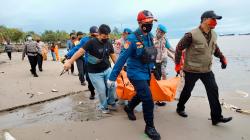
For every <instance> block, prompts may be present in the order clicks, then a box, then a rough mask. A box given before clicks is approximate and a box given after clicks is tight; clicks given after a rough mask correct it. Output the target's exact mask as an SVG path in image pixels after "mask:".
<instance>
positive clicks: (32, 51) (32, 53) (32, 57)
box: [22, 36, 39, 77]
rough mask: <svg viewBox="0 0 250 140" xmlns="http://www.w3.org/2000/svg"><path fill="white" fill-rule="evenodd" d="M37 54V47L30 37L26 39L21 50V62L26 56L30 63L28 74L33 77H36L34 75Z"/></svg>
mask: <svg viewBox="0 0 250 140" xmlns="http://www.w3.org/2000/svg"><path fill="white" fill-rule="evenodd" d="M38 52H39V47H38V46H37V43H36V42H35V41H33V40H32V37H31V36H28V37H27V42H25V46H24V49H23V55H22V60H24V57H25V54H26V55H27V56H28V59H29V62H30V66H31V69H30V72H31V74H33V76H34V77H38V75H37V73H36V65H37V54H38Z"/></svg>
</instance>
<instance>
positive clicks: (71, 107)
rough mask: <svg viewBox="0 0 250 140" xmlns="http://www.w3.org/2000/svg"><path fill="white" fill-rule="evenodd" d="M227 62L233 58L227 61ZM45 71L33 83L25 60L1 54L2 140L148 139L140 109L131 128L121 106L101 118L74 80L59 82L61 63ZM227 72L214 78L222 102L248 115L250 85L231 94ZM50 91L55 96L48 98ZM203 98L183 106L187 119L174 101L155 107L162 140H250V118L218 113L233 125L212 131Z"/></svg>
mask: <svg viewBox="0 0 250 140" xmlns="http://www.w3.org/2000/svg"><path fill="white" fill-rule="evenodd" d="M229 52H230V51H226V53H229ZM245 55H246V56H248V55H249V54H245ZM231 58H234V57H232V56H231V55H230V58H229V59H231ZM234 59H235V58H234ZM234 59H232V60H234ZM248 63H249V62H248ZM230 67H232V66H230ZM230 67H229V68H230ZM43 68H44V71H43V72H38V75H39V77H38V78H35V77H32V75H31V74H30V71H29V69H30V66H29V63H28V61H27V58H26V59H25V60H24V61H21V53H13V60H12V61H9V60H8V59H7V55H6V54H5V53H2V54H0V140H5V138H4V134H5V133H6V132H8V133H9V134H11V135H12V136H13V137H14V138H16V139H17V140H56V139H58V140H147V139H149V138H147V137H146V135H145V134H144V132H143V131H144V120H143V116H142V112H141V111H140V109H137V112H136V116H137V120H136V121H133V122H132V121H129V120H128V118H127V116H126V114H125V113H124V111H123V109H122V108H123V107H122V106H119V110H118V111H116V112H112V113H111V115H102V114H101V113H100V112H98V111H97V110H96V107H95V106H96V104H97V102H98V101H97V99H95V100H94V101H91V100H89V99H88V97H89V92H88V91H87V86H81V85H80V82H79V80H78V77H77V76H73V75H71V74H69V75H68V74H67V73H66V74H64V75H63V76H59V74H60V72H61V70H62V64H61V63H60V62H53V61H50V59H49V61H45V62H44V65H43ZM216 68H218V64H217V65H216V66H215V69H216ZM229 72H231V71H227V72H226V73H222V72H221V71H220V70H219V71H217V72H215V73H216V74H217V75H216V77H217V79H218V83H219V84H218V85H219V87H221V88H222V93H223V94H221V96H220V99H221V102H225V103H227V104H232V105H234V106H237V107H239V108H241V109H248V110H249V109H250V97H249V96H246V94H247V92H248V91H249V83H248V84H247V83H246V84H243V86H242V87H243V89H244V90H243V91H241V90H238V93H236V92H235V91H236V90H237V89H241V88H237V89H235V90H233V91H231V92H229V91H228V90H230V88H227V87H229V85H224V84H223V83H222V81H220V80H219V78H221V77H222V76H220V75H218V74H222V75H224V76H226V75H227V74H228V73H229ZM75 73H76V74H77V72H76V70H75ZM248 74H249V72H248ZM170 75H171V73H170ZM248 76H249V75H248ZM224 79H226V77H224ZM229 79H230V78H229ZM242 80H244V79H242ZM228 82H229V81H228ZM238 85H240V84H238ZM234 86H236V85H234ZM53 89H55V90H57V92H52V90H53ZM245 91H246V92H245ZM198 92H202V95H203V96H200V95H201V93H198ZM245 93H246V94H245ZM197 95H199V96H197ZM205 95H206V94H205V90H204V87H203V86H202V85H198V87H197V88H196V89H195V91H194V96H193V97H191V99H190V100H189V101H188V103H187V107H186V108H187V109H186V111H187V113H188V114H189V117H188V118H181V117H179V116H178V115H177V114H176V113H175V109H176V104H177V102H176V101H174V102H171V103H167V106H165V107H155V126H156V128H157V130H158V131H159V133H160V134H161V136H162V140H183V139H190V140H201V139H202V140H210V139H213V140H250V133H249V130H250V115H249V114H242V113H238V112H235V111H234V110H232V109H229V108H225V107H222V108H223V115H224V116H232V117H233V120H232V121H231V122H229V123H227V124H219V125H218V126H213V125H211V120H209V118H210V110H209V104H208V101H207V98H206V96H205Z"/></svg>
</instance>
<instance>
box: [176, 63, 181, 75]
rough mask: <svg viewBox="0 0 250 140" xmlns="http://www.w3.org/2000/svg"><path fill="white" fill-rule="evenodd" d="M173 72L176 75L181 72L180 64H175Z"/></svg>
mask: <svg viewBox="0 0 250 140" xmlns="http://www.w3.org/2000/svg"><path fill="white" fill-rule="evenodd" d="M175 71H176V73H177V74H180V71H181V65H180V64H175Z"/></svg>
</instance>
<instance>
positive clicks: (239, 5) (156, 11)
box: [0, 0, 250, 38]
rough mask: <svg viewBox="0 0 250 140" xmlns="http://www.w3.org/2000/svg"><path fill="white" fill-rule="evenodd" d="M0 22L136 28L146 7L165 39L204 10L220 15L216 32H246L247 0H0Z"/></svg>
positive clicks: (26, 27) (249, 26)
mask: <svg viewBox="0 0 250 140" xmlns="http://www.w3.org/2000/svg"><path fill="white" fill-rule="evenodd" d="M0 3H1V8H0V25H5V26H7V27H16V28H20V29H22V30H23V31H30V30H33V31H35V32H38V33H41V32H43V31H44V30H45V29H47V30H65V31H67V32H70V31H72V30H76V31H79V30H80V31H83V32H88V29H89V27H90V26H92V25H96V26H99V25H100V24H102V23H105V24H108V25H110V26H111V27H112V28H113V27H114V26H116V27H118V28H119V29H120V30H121V29H123V28H125V27H129V28H132V29H133V30H134V29H136V28H137V26H138V25H137V22H136V17H137V14H138V12H139V11H140V10H144V9H146V10H150V11H151V12H152V13H153V15H154V16H155V17H156V18H157V19H158V22H157V23H155V25H154V29H155V28H156V27H157V24H159V23H161V24H164V25H166V26H167V28H168V31H169V38H179V37H181V36H182V35H183V34H184V33H185V32H187V31H189V30H190V29H192V28H194V27H196V26H198V25H199V23H200V16H201V14H202V13H203V12H204V11H206V10H214V11H215V12H216V13H217V14H218V15H221V16H223V18H222V20H221V21H219V22H218V26H217V28H216V31H217V32H219V33H246V32H250V15H249V13H250V8H249V6H250V0H237V1H236V0H88V1H87V0H0Z"/></svg>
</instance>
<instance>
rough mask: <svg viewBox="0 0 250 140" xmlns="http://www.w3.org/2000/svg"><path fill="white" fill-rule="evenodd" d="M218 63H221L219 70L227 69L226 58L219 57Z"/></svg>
mask: <svg viewBox="0 0 250 140" xmlns="http://www.w3.org/2000/svg"><path fill="white" fill-rule="evenodd" d="M220 62H221V68H222V69H225V68H226V67H227V59H226V57H224V56H223V57H221V58H220Z"/></svg>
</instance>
